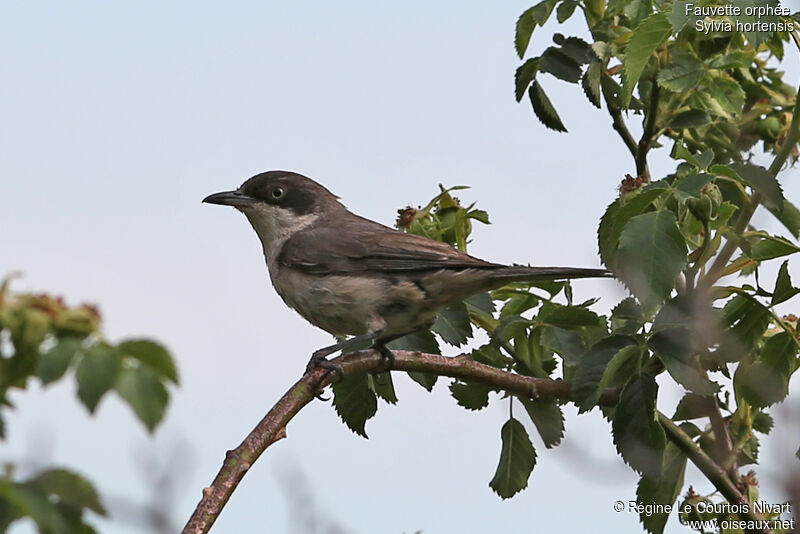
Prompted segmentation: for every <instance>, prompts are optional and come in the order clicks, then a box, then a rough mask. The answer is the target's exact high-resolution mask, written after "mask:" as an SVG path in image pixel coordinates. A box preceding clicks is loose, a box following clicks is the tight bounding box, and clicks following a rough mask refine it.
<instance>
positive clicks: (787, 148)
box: [698, 89, 800, 290]
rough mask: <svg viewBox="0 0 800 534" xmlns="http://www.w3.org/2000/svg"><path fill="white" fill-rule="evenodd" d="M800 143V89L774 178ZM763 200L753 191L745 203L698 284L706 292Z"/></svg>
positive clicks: (774, 163)
mask: <svg viewBox="0 0 800 534" xmlns="http://www.w3.org/2000/svg"><path fill="white" fill-rule="evenodd" d="M798 141H800V89H798V94H797V95H795V102H794V109H793V110H792V123H791V124H790V125H789V132H788V133H787V134H786V139H785V141H784V143H783V145H781V148H780V150H779V151H778V154H777V155H776V156H775V159H774V160H772V164H771V165H770V166H769V169H767V171H768V172H769V173H770V175H772V177H773V178H774V177H776V176H778V173H779V172H780V171H781V169H782V168H783V165H784V164H785V163H786V160H788V159H789V156H790V155H791V154H792V150H793V149H794V146H795V145H796V144H797V143H798ZM762 200H763V197H762V195H761V193H759V192H758V191H753V194H752V195H751V196H750V201H749V202H746V203H745V205H744V207H743V208H742V213H741V214H740V215H739V218H738V219H736V224H735V225H734V227H733V235H732V236H730V237H728V238H726V241H725V245H723V247H722V250H720V251H719V254H717V257H716V258H715V259H714V263H712V264H711V268H710V269H709V270H708V272H707V273H706V275H705V276H704V277H703V280H702V283H701V284H698V287H702V288H703V289H706V290H707V289H710V288H711V286H713V285H714V283H715V282H716V281H717V280H719V278H720V277H721V276H722V273H723V271H724V270H725V267H726V266H727V265H728V262H729V261H730V259H731V257H732V256H733V253H734V252H736V249H737V248H738V247H739V236H741V235H742V232H744V231H745V230H746V229H747V225H749V224H750V219H752V218H753V214H754V213H755V211H756V208H758V205H759V204H760V203H761V201H762Z"/></svg>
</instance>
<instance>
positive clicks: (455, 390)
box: [450, 380, 492, 410]
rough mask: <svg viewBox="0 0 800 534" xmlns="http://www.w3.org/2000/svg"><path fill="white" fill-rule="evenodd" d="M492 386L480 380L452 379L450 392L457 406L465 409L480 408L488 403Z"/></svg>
mask: <svg viewBox="0 0 800 534" xmlns="http://www.w3.org/2000/svg"><path fill="white" fill-rule="evenodd" d="M490 391H492V386H489V385H486V384H481V383H480V382H474V381H471V380H470V381H466V380H454V381H453V383H452V384H450V393H451V394H452V395H453V398H454V399H456V402H457V403H458V405H459V406H461V407H463V408H466V409H467V410H480V409H482V408H486V407H487V406H488V405H489V392H490Z"/></svg>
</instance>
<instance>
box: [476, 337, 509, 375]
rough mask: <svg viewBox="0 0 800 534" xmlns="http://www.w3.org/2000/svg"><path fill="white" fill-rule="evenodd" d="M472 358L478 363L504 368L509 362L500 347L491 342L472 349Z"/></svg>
mask: <svg viewBox="0 0 800 534" xmlns="http://www.w3.org/2000/svg"><path fill="white" fill-rule="evenodd" d="M472 359H473V360H475V361H476V362H478V363H484V364H486V365H491V366H492V367H497V368H498V369H501V368H504V367H506V366H508V365H509V364H510V363H511V361H510V359H509V358H507V357H506V356H505V355H503V353H502V352H500V349H499V348H498V347H496V346H495V345H493V344H492V343H487V344H486V345H483V346H482V347H480V348H477V349H474V350H473V351H472Z"/></svg>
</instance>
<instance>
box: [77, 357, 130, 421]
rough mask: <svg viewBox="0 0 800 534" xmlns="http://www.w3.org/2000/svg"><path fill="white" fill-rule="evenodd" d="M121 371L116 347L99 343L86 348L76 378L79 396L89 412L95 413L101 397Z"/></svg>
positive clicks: (112, 384) (112, 385)
mask: <svg viewBox="0 0 800 534" xmlns="http://www.w3.org/2000/svg"><path fill="white" fill-rule="evenodd" d="M119 372H120V357H119V353H118V352H117V350H116V349H115V348H113V347H109V346H108V345H104V344H97V345H93V346H91V347H89V348H88V349H86V351H85V352H84V354H83V358H81V361H80V363H79V364H78V367H77V369H76V370H75V379H76V380H77V381H78V398H79V399H80V400H81V402H83V404H84V405H85V406H86V408H88V410H89V413H94V410H95V408H97V403H98V402H99V401H100V398H101V397H102V396H103V395H105V393H106V392H107V391H109V390H110V389H111V388H112V387H114V383H115V382H116V381H117V376H118V375H119Z"/></svg>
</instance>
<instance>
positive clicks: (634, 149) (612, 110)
mask: <svg viewBox="0 0 800 534" xmlns="http://www.w3.org/2000/svg"><path fill="white" fill-rule="evenodd" d="M603 99H604V100H605V101H606V109H608V114H609V115H611V124H612V126H613V127H614V130H616V132H617V133H618V134H619V136H620V138H622V142H623V143H625V146H626V147H627V148H628V151H629V152H630V153H631V156H633V161H634V163H637V161H636V154H637V153H638V150H639V145H638V144H637V143H636V139H634V138H633V135H632V134H631V131H630V130H629V129H628V125H627V124H625V119H624V118H623V117H622V110H620V109H619V107H617V106H616V105H614V103H613V102H611V99H609V98H608V95H606V93H605V91H603ZM636 172H637V173H638V172H639V168H638V164H637V168H636ZM648 174H649V171H648Z"/></svg>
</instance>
